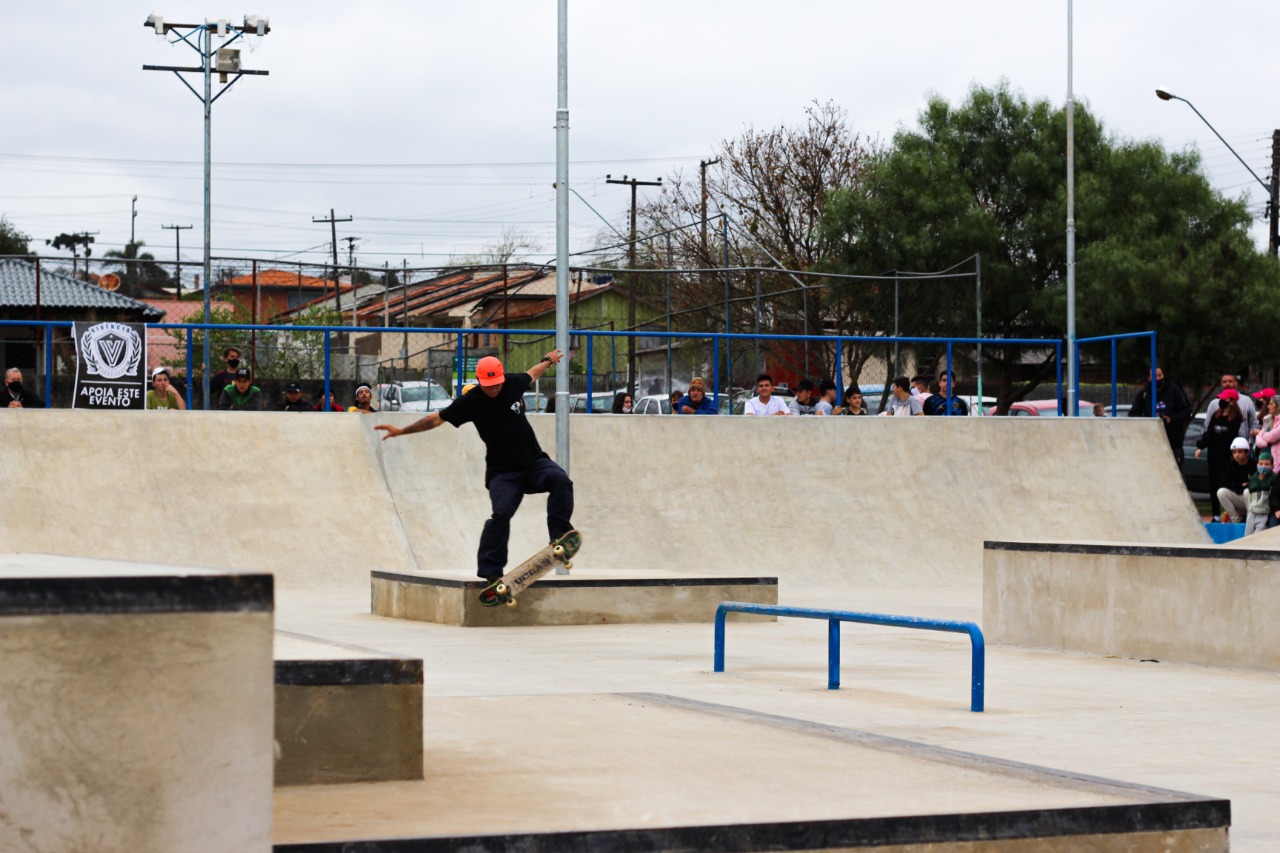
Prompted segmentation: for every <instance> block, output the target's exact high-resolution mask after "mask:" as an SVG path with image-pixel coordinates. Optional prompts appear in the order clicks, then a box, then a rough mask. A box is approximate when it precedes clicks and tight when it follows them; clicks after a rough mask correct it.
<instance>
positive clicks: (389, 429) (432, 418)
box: [374, 412, 444, 441]
mask: <svg viewBox="0 0 1280 853" xmlns="http://www.w3.org/2000/svg"><path fill="white" fill-rule="evenodd" d="M442 423H444V419H443V418H441V417H440V413H439V412H432V413H431V414H429V415H427V416H426V417H425V418H422V419H420V420H416V421H414V422H413V423H411V424H409V425H408V426H407V427H404V428H401V427H398V426H392V425H391V424H378V425H377V426H375V427H374V429H380V430H382V431H383V432H385V433H386V435H384V436H383V437H382V440H383V441H386V440H387V439H388V438H395V437H396V436H400V435H409V434H410V433H415V432H426V431H427V430H431V429H435V428H436V427H438V426H440V424H442Z"/></svg>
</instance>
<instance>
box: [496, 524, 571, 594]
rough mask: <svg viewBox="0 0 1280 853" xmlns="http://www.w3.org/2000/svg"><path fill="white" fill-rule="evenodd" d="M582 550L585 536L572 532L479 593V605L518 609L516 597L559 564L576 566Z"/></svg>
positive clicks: (567, 567)
mask: <svg viewBox="0 0 1280 853" xmlns="http://www.w3.org/2000/svg"><path fill="white" fill-rule="evenodd" d="M581 547H582V533H581V532H580V531H577V530H570V531H569V532H568V533H566V534H565V535H563V536H561V537H560V538H559V539H557V540H556V541H554V542H552V543H551V544H549V545H547V547H545V548H543V549H542V550H541V551H539V552H538V553H536V554H534V555H533V556H532V557H530V558H529V559H527V560H525V561H524V562H523V563H521V564H520V565H518V566H516V567H515V568H514V569H512V570H511V571H509V572H507V573H506V574H505V575H503V576H502V577H500V578H498V579H497V580H496V581H494V582H493V583H491V584H489V585H488V586H486V587H485V588H484V589H482V590H481V591H480V603H481V604H483V605H484V606H486V607H496V606H498V605H499V604H505V605H507V606H508V607H515V606H516V596H517V595H519V594H520V593H521V592H523V591H524V590H525V589H527V588H528V587H530V586H532V585H533V583H534V582H535V581H537V580H538V579H539V578H540V577H542V576H543V575H545V574H546V573H547V572H549V571H551V570H552V569H553V568H555V567H556V566H558V565H563V566H564V567H565V568H566V569H569V568H572V567H573V555H574V554H576V553H578V549H579V548H581Z"/></svg>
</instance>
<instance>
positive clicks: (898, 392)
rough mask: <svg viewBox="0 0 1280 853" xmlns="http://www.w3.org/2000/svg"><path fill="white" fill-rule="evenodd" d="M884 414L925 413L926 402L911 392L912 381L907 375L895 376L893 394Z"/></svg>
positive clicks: (907, 414) (905, 414)
mask: <svg viewBox="0 0 1280 853" xmlns="http://www.w3.org/2000/svg"><path fill="white" fill-rule="evenodd" d="M882 414H885V415H892V416H896V417H905V416H909V415H923V414H924V404H923V403H922V402H921V401H920V398H919V397H917V396H915V395H913V394H912V393H911V382H910V381H909V380H908V379H907V377H905V376H898V377H895V378H894V380H893V394H892V395H891V396H890V397H889V405H888V407H887V408H886V409H885V410H884V412H882Z"/></svg>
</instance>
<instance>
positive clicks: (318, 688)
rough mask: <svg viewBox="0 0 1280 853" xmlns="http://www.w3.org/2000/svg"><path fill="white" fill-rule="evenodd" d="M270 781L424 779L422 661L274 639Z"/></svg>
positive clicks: (313, 782) (323, 782) (278, 783)
mask: <svg viewBox="0 0 1280 853" xmlns="http://www.w3.org/2000/svg"><path fill="white" fill-rule="evenodd" d="M276 655H277V659H276V663H275V683H276V690H275V700H276V702H275V738H276V744H275V745H276V764H275V784H276V786H277V787H278V786H282V785H332V784H342V783H350V782H386V781H389V780H395V779H421V778H422V720H423V717H422V661H421V660H419V659H416V658H401V657H388V656H385V655H383V654H381V653H378V652H366V651H364V650H361V649H358V648H355V647H352V646H339V645H337V644H334V643H323V642H310V641H307V640H303V639H300V638H298V637H296V636H280V635H277V644H276Z"/></svg>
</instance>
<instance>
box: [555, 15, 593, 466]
mask: <svg viewBox="0 0 1280 853" xmlns="http://www.w3.org/2000/svg"><path fill="white" fill-rule="evenodd" d="M556 72H557V73H556V349H558V350H560V351H561V352H562V353H564V355H565V358H564V360H563V361H561V363H560V364H561V365H563V366H557V367H556V461H557V462H559V463H560V466H561V467H562V468H564V470H565V472H566V473H568V471H569V361H568V358H569V0H557V2H556ZM590 370H591V368H590V367H588V368H587V371H588V373H590Z"/></svg>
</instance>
